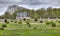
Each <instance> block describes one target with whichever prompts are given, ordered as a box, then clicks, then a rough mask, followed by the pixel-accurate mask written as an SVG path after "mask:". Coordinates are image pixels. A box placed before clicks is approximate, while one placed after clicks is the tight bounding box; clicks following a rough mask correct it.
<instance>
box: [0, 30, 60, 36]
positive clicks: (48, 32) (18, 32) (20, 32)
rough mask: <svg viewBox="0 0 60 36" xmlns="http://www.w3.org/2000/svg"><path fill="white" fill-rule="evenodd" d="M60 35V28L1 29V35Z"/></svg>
mask: <svg viewBox="0 0 60 36" xmlns="http://www.w3.org/2000/svg"><path fill="white" fill-rule="evenodd" d="M3 35H4V36H60V30H53V29H51V30H47V29H45V30H27V29H24V30H21V29H20V30H0V36H3Z"/></svg>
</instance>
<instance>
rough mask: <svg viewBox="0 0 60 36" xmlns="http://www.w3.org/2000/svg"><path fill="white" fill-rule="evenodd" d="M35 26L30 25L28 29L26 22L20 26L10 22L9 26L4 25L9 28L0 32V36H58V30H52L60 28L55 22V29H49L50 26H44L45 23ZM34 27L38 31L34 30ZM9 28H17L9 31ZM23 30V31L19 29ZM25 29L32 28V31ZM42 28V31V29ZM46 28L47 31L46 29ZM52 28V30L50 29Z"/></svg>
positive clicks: (59, 31) (59, 32)
mask: <svg viewBox="0 0 60 36" xmlns="http://www.w3.org/2000/svg"><path fill="white" fill-rule="evenodd" d="M35 23H36V24H34V23H33V24H30V25H31V27H29V26H28V25H27V24H26V22H23V23H22V24H19V23H18V22H17V23H14V22H10V23H9V24H6V25H7V27H6V28H9V29H8V30H7V29H5V30H0V36H60V29H53V28H60V27H58V25H59V24H60V23H58V22H55V23H56V25H57V27H51V25H46V22H44V23H37V22H35ZM2 24H4V23H0V27H2ZM34 27H36V28H39V29H34ZM10 28H19V30H18V29H13V30H10ZM20 28H23V29H20ZM27 28H33V29H30V30H29V29H27ZM43 28H44V29H43ZM47 28H48V29H47ZM50 28H52V29H50Z"/></svg>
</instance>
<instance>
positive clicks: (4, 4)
mask: <svg viewBox="0 0 60 36" xmlns="http://www.w3.org/2000/svg"><path fill="white" fill-rule="evenodd" d="M14 4H16V5H19V6H22V7H25V8H29V9H35V10H36V9H39V8H48V7H56V8H60V0H0V15H1V14H4V12H5V11H6V9H7V8H8V6H10V5H14Z"/></svg>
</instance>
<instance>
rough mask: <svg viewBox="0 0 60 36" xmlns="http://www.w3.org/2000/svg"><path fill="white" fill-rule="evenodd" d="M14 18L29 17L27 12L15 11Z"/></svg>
mask: <svg viewBox="0 0 60 36" xmlns="http://www.w3.org/2000/svg"><path fill="white" fill-rule="evenodd" d="M16 14H17V16H16V19H24V18H25V19H30V16H29V14H28V13H27V12H17V13H16Z"/></svg>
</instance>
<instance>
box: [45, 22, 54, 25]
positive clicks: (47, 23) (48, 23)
mask: <svg viewBox="0 0 60 36" xmlns="http://www.w3.org/2000/svg"><path fill="white" fill-rule="evenodd" d="M53 23H54V22H46V25H50V24H53Z"/></svg>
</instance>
